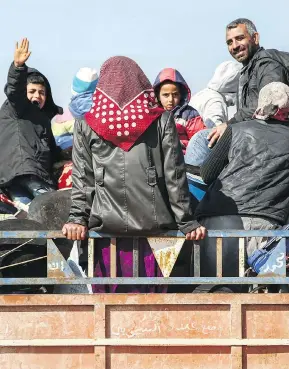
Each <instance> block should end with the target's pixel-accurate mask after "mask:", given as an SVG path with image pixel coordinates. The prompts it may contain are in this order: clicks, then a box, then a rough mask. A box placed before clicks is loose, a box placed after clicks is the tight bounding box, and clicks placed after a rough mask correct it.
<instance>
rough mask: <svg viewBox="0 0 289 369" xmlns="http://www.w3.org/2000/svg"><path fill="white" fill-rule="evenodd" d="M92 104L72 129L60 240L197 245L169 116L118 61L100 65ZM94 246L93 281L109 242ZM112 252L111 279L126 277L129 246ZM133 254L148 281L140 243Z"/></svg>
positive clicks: (145, 247)
mask: <svg viewBox="0 0 289 369" xmlns="http://www.w3.org/2000/svg"><path fill="white" fill-rule="evenodd" d="M92 101H93V103H92V107H91V109H90V111H89V112H88V113H87V114H86V115H85V119H82V120H76V122H75V131H74V147H73V155H72V159H73V174H72V182H73V186H72V205H71V209H70V216H69V220H68V223H67V224H66V225H65V226H64V227H63V233H64V235H66V237H67V238H69V239H72V240H80V239H84V238H85V235H86V231H87V229H90V230H95V231H98V232H103V233H109V234H114V235H120V236H126V235H139V236H142V237H145V236H146V235H152V234H155V233H158V232H163V231H166V230H170V229H171V230H172V229H177V228H178V229H179V230H181V231H182V232H183V233H184V234H186V237H187V239H201V238H203V237H204V235H205V230H204V228H203V227H201V226H200V225H199V223H198V222H196V220H195V219H194V216H193V209H192V204H191V198H190V193H189V190H188V184H187V179H186V172H185V164H184V158H183V154H182V149H181V145H180V141H179V139H178V134H177V130H176V125H175V122H174V118H173V115H172V114H171V113H170V112H165V111H164V109H161V108H160V107H159V106H158V104H157V101H156V98H155V94H154V91H153V88H152V86H151V84H150V82H149V80H148V79H147V77H146V76H145V74H144V72H143V71H142V70H141V69H140V67H139V66H138V65H137V64H136V63H135V62H134V61H133V60H131V59H129V58H126V57H113V58H110V59H108V60H107V61H106V62H105V63H104V64H103V66H102V68H101V71H100V75H99V81H98V84H97V87H96V90H95V92H94V94H93V97H92ZM96 242H97V246H98V247H97V248H96V250H97V258H98V259H97V265H98V268H97V269H96V270H97V272H96V275H98V276H101V275H104V274H105V275H106V273H107V275H109V259H108V255H109V242H107V240H105V239H104V240H98V241H96ZM119 247H120V248H119V254H118V257H119V263H117V265H118V266H119V267H120V269H119V270H118V276H129V275H132V250H133V244H132V240H131V239H129V238H125V239H122V240H121V241H120V243H119ZM140 248H141V250H142V255H143V259H142V260H141V264H142V266H141V267H140V270H142V273H143V276H145V275H146V276H156V275H155V273H156V270H157V268H156V266H155V259H154V257H153V254H152V251H151V248H150V246H149V244H148V242H147V241H146V240H145V239H144V240H143V243H142V244H141V247H140ZM141 258H142V257H141ZM157 273H159V271H158V272H157ZM95 288H96V287H95ZM128 288H129V286H128ZM131 288H133V286H132V287H131ZM134 288H136V287H134ZM96 290H97V291H98V292H100V290H98V289H97V288H96V289H95V291H96ZM116 290H117V288H116V289H113V291H116Z"/></svg>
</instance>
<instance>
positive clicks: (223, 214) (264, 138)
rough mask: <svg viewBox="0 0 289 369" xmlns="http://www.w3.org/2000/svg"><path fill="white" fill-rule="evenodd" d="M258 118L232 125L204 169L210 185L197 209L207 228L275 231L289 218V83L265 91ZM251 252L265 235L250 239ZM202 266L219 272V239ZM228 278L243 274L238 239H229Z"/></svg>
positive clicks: (211, 272)
mask: <svg viewBox="0 0 289 369" xmlns="http://www.w3.org/2000/svg"><path fill="white" fill-rule="evenodd" d="M254 117H255V119H250V120H249V121H245V122H242V123H238V124H232V125H229V126H228V127H227V129H226V131H225V132H224V134H223V135H222V137H221V138H220V140H219V141H218V143H217V144H216V146H215V147H214V149H213V150H212V152H211V154H210V156H209V158H208V159H207V161H206V162H205V163H204V165H203V166H202V168H201V176H202V178H203V179H204V181H205V183H207V184H208V185H210V187H209V188H208V191H207V193H206V195H205V197H204V198H203V199H202V201H201V202H200V204H199V206H198V207H197V210H196V216H197V219H198V221H199V222H200V223H201V224H202V225H203V226H205V227H206V228H207V229H245V230H256V229H257V230H260V229H267V230H268V229H275V228H278V227H280V226H283V225H284V224H286V223H287V222H288V216H289V197H288V193H289V87H288V86H287V85H285V84H283V83H280V82H272V83H270V84H268V85H266V86H265V87H263V89H262V90H261V92H260V96H259V104H258V109H257V110H256V113H255V114H254ZM247 241H248V242H247V254H248V256H250V255H251V254H252V253H253V252H254V251H255V250H256V248H260V247H261V246H262V239H259V238H255V237H252V238H250V239H248V240H247ZM203 246H204V247H202V252H203V253H204V255H203V256H204V257H203V259H201V260H202V261H203V264H202V266H201V267H202V268H203V270H205V272H204V274H205V275H206V276H211V275H214V273H215V265H216V260H215V256H216V250H215V241H214V240H212V239H207V240H205V241H204V245H203ZM223 265H224V273H223V275H225V276H236V275H237V274H238V242H236V240H234V239H227V240H224V243H223Z"/></svg>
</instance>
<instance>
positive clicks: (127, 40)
mask: <svg viewBox="0 0 289 369" xmlns="http://www.w3.org/2000/svg"><path fill="white" fill-rule="evenodd" d="M0 9H1V11H0V27H1V46H0V103H2V102H3V101H4V99H5V95H4V92H3V89H4V85H5V83H6V79H7V72H8V69H9V65H10V63H11V62H12V61H13V54H14V48H15V43H16V41H18V40H20V39H21V38H23V37H27V38H28V39H29V41H30V49H31V51H32V54H31V57H30V58H29V60H28V62H27V65H28V66H30V67H33V68H37V69H38V70H40V71H41V72H42V73H43V74H45V75H46V76H47V78H48V79H49V81H50V83H51V86H52V92H53V97H54V101H55V102H56V103H57V104H58V105H61V106H63V107H66V106H67V104H68V103H69V100H70V97H71V94H70V87H71V81H72V78H73V76H74V74H75V73H76V72H77V70H78V69H79V68H80V67H93V68H96V70H97V71H99V70H100V67H101V65H102V63H103V62H104V61H105V60H106V59H108V58H109V57H111V56H114V55H124V56H128V57H130V58H132V59H134V60H135V61H136V62H137V63H138V64H139V65H140V67H141V68H142V69H143V70H144V72H145V73H146V75H147V76H148V78H149V79H150V81H151V82H153V81H154V79H155V77H156V75H157V74H158V72H159V71H160V70H161V69H163V68H166V67H171V68H176V69H178V70H179V71H180V72H181V73H182V75H183V76H184V78H185V79H186V81H187V82H188V84H189V86H190V88H191V90H192V92H193V93H195V92H197V91H199V90H201V89H202V88H204V87H205V86H206V84H207V83H208V81H209V79H210V78H211V77H212V75H213V72H214V70H215V68H216V67H217V65H218V64H220V63H221V62H223V61H225V60H231V56H230V55H229V53H228V51H227V48H226V43H225V27H226V25H227V24H228V23H229V22H230V21H232V20H234V19H236V18H240V17H245V18H249V19H251V20H252V21H253V22H254V23H255V24H256V26H257V29H258V31H259V33H260V36H261V45H262V46H264V47H265V48H276V49H279V50H284V51H289V32H288V31H289V23H288V14H289V1H288V0H274V1H270V0H242V1H233V0H230V1H229V0H198V1H196V0H146V1H140V0H122V1H120V0H105V1H98V0H81V1H76V0H70V1H67V0H45V1H42V0H15V1H12V0H0Z"/></svg>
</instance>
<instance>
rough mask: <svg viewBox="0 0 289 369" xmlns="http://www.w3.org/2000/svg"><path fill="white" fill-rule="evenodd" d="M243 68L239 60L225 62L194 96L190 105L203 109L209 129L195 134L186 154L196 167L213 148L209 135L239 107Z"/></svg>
mask: <svg viewBox="0 0 289 369" xmlns="http://www.w3.org/2000/svg"><path fill="white" fill-rule="evenodd" d="M240 71H241V65H240V64H239V63H237V62H235V61H225V62H223V63H221V64H220V65H219V66H218V67H217V68H216V70H215V72H214V75H213V77H212V78H211V80H210V82H209V83H208V86H207V87H206V88H204V89H203V90H201V91H199V92H198V93H196V94H195V95H193V96H192V98H191V101H190V105H191V106H193V107H194V108H195V109H196V110H197V111H198V112H199V114H200V116H201V117H202V119H203V122H204V123H205V125H206V127H207V129H204V130H202V131H199V132H197V133H196V134H195V135H194V136H193V137H192V138H191V140H190V142H189V144H188V147H187V151H186V155H185V162H186V164H189V165H192V166H194V167H199V166H201V165H202V164H203V162H204V161H205V159H206V158H207V157H208V155H209V154H210V152H211V149H210V148H209V140H208V135H209V134H210V132H211V130H212V128H214V127H217V126H219V125H220V124H222V123H225V122H227V121H228V119H230V118H231V116H232V114H234V112H235V111H236V97H237V90H238V82H239V77H240ZM228 108H230V110H229V109H228Z"/></svg>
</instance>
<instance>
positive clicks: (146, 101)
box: [85, 56, 164, 151]
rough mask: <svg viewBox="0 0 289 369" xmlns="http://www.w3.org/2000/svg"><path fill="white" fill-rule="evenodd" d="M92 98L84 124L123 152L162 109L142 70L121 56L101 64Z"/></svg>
mask: <svg viewBox="0 0 289 369" xmlns="http://www.w3.org/2000/svg"><path fill="white" fill-rule="evenodd" d="M92 100H93V103H92V107H91V109H90V111H89V112H88V113H87V114H86V115H85V118H86V122H87V124H88V125H89V126H90V127H91V128H92V129H93V130H94V131H95V132H96V133H97V134H98V135H99V136H100V137H102V138H103V139H105V140H107V141H110V142H112V143H113V144H114V145H116V146H118V147H120V148H122V149H123V150H124V151H128V150H129V149H130V148H131V147H132V146H133V145H134V144H135V142H136V141H137V140H138V138H139V137H140V136H141V135H142V134H143V133H144V132H145V131H146V130H147V129H148V127H149V126H150V125H151V124H152V123H153V122H154V121H155V120H156V119H157V118H158V117H159V116H160V115H161V114H162V113H163V112H164V110H163V109H162V108H160V107H159V106H158V104H157V100H156V97H155V94H154V90H153V88H152V86H151V84H150V82H149V80H148V78H147V77H146V75H145V74H144V72H143V71H142V70H141V68H140V67H139V66H138V65H137V64H136V63H135V62H134V61H133V60H131V59H129V58H127V57H124V56H115V57H112V58H110V59H108V60H107V61H106V62H105V63H104V64H103V66H102V68H101V70H100V75H99V80H98V85H97V87H96V90H95V92H94V94H93V98H92Z"/></svg>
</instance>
